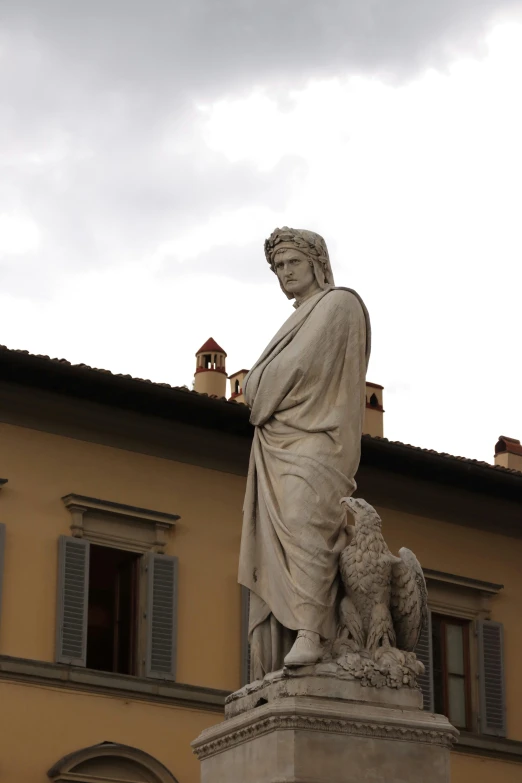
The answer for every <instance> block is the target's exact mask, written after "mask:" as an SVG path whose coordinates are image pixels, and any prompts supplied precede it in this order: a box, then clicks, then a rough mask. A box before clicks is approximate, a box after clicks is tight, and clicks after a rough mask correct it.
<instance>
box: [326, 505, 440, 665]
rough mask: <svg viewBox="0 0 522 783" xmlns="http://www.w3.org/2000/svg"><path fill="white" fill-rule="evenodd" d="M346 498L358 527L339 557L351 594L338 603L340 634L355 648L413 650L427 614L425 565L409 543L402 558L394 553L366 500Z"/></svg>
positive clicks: (346, 588)
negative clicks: (422, 564)
mask: <svg viewBox="0 0 522 783" xmlns="http://www.w3.org/2000/svg"><path fill="white" fill-rule="evenodd" d="M341 502H342V503H343V504H345V505H346V506H347V507H348V509H349V510H350V511H351V513H352V515H353V518H354V520H355V526H354V527H352V529H351V532H352V540H351V541H350V544H349V545H348V546H347V547H346V549H344V550H343V552H341V557H340V560H339V568H340V572H341V577H342V580H343V584H344V588H345V591H346V595H345V596H344V598H343V599H342V601H341V603H340V606H339V615H340V627H339V633H338V636H339V638H341V639H346V640H349V641H350V642H351V647H352V649H353V651H354V652H359V651H360V650H366V651H368V652H369V653H370V654H372V655H373V656H376V654H377V653H378V651H381V652H384V651H390V649H391V648H399V650H402V651H406V652H413V650H414V649H415V647H416V645H417V642H418V641H419V636H420V634H421V631H422V628H423V627H424V624H425V622H426V615H427V590H426V583H425V581H424V574H423V573H422V568H421V566H420V563H419V561H418V560H417V558H416V557H415V555H414V554H413V552H412V551H411V550H409V549H406V548H405V547H403V548H402V549H400V550H399V555H400V556H399V557H395V556H394V555H392V553H391V552H390V550H389V549H388V547H387V545H386V542H385V540H384V538H383V535H382V533H381V518H380V516H379V515H378V514H377V512H376V511H375V509H374V508H373V506H370V504H369V503H367V502H366V501H365V500H362V498H343V499H342V501H341Z"/></svg>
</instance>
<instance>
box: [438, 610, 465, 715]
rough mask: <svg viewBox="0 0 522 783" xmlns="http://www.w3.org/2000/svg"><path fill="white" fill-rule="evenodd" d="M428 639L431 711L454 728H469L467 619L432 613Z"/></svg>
mask: <svg viewBox="0 0 522 783" xmlns="http://www.w3.org/2000/svg"><path fill="white" fill-rule="evenodd" d="M432 641H433V696H434V703H435V712H439V713H441V714H442V715H446V716H447V717H448V718H449V720H450V721H451V723H453V725H454V726H456V727H457V728H458V729H469V728H470V723H471V710H470V706H471V705H470V701H471V700H470V665H469V622H468V621H467V620H459V619H458V618H454V617H442V616H441V615H435V614H434V615H433V616H432Z"/></svg>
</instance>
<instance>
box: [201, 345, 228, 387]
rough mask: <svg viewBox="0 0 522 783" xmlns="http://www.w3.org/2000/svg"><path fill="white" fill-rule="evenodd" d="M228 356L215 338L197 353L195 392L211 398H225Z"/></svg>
mask: <svg viewBox="0 0 522 783" xmlns="http://www.w3.org/2000/svg"><path fill="white" fill-rule="evenodd" d="M226 358H227V355H226V353H225V351H224V350H223V348H221V347H220V346H219V345H218V344H217V342H216V341H215V340H214V338H212V337H209V339H208V340H207V342H206V343H205V344H204V345H202V346H201V348H200V349H199V351H198V352H197V353H196V372H195V374H194V391H197V392H201V393H202V394H208V395H209V396H211V397H225V396H226V393H227V370H226V362H225V360H226Z"/></svg>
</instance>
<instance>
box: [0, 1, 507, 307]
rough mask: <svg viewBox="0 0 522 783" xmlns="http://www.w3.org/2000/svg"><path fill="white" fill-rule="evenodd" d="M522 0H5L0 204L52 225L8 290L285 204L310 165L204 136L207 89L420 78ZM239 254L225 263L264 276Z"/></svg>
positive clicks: (200, 262)
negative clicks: (218, 144)
mask: <svg viewBox="0 0 522 783" xmlns="http://www.w3.org/2000/svg"><path fill="white" fill-rule="evenodd" d="M521 5H522V3H521V2H519V1H517V0H438V1H437V2H433V0H397V1H396V2H393V3H392V2H390V0H375V1H374V2H371V3H370V2H368V0H323V2H317V0H265V2H264V3H260V2H258V0H219V1H217V0H185V2H183V1H182V0H177V1H176V0H149V2H143V0H89V1H88V0H75V2H64V1H63V0H33V1H32V2H30V0H4V1H3V3H2V9H1V12H0V29H1V30H2V32H1V33H0V62H1V63H2V65H3V67H2V68H1V69H0V95H1V96H2V98H1V100H0V175H1V176H0V212H1V211H12V210H15V211H16V210H19V211H22V212H27V213H28V214H30V215H31V216H32V217H33V219H34V220H35V221H36V223H37V224H38V225H39V226H40V227H41V229H42V232H43V245H42V249H41V251H39V252H38V253H36V254H32V255H27V256H24V257H11V258H9V257H7V258H3V259H0V264H2V265H3V268H4V270H5V274H3V286H4V290H6V287H7V288H8V289H10V290H12V291H14V292H17V291H19V290H22V289H23V290H24V291H25V292H27V291H29V292H30V293H32V294H33V295H45V294H46V293H49V292H50V291H51V290H52V286H53V281H54V280H55V278H56V276H57V275H59V274H65V273H66V272H67V271H68V270H69V271H70V270H74V269H76V268H78V267H82V266H83V267H85V266H92V265H96V264H114V263H123V262H125V261H127V260H132V259H136V258H139V257H140V256H142V255H143V254H146V253H147V252H150V251H151V250H153V249H154V247H155V246H156V245H157V244H158V243H159V242H161V241H165V240H168V239H170V238H172V237H173V236H175V235H176V233H177V232H178V231H180V230H181V229H183V228H186V227H188V226H190V225H195V224H197V223H198V222H201V221H203V220H205V219H207V218H208V217H209V216H210V215H211V214H212V213H214V212H216V211H218V210H224V209H228V208H233V207H235V206H240V205H243V204H245V203H249V204H252V205H254V204H265V205H269V206H271V207H273V208H274V207H275V208H281V209H282V208H283V206H284V203H285V200H286V199H287V198H288V197H289V195H290V193H291V191H292V188H294V187H295V185H296V183H298V182H299V177H300V176H301V175H302V174H303V171H304V164H303V162H302V161H298V160H295V159H293V160H287V161H283V162H282V163H281V164H280V167H279V170H278V171H276V172H272V173H271V174H270V175H266V174H262V173H259V172H257V171H255V170H253V169H252V168H251V167H249V166H248V165H245V164H237V165H231V164H229V163H228V162H226V161H225V160H224V159H223V158H222V157H221V156H219V155H217V154H215V153H212V152H211V151H209V150H208V149H206V148H205V147H204V145H203V144H202V143H201V142H198V141H197V134H196V131H197V127H198V121H199V119H198V114H197V111H196V110H195V102H197V101H208V100H212V99H214V98H217V97H219V96H224V95H230V94H237V93H238V92H241V91H245V90H247V89H250V88H252V87H253V86H255V85H264V86H268V87H271V88H272V89H273V90H274V91H275V92H276V93H277V91H280V94H281V95H283V94H284V91H285V89H286V88H287V87H288V86H289V85H292V86H297V85H298V84H301V83H303V82H304V80H306V79H307V78H309V77H320V76H328V75H335V74H344V73H348V72H354V71H356V72H366V73H376V74H379V75H381V76H382V75H384V76H386V77H388V78H395V79H404V78H408V77H410V76H413V75H415V74H416V73H417V72H418V71H419V69H420V68H423V67H426V66H430V65H431V66H436V67H444V65H445V63H446V62H448V61H449V60H450V59H451V58H453V57H454V56H455V54H456V53H458V52H462V51H465V52H472V53H476V52H479V51H480V46H481V44H482V36H483V32H484V30H485V29H486V26H487V25H488V24H489V23H490V22H491V20H492V19H493V18H496V17H498V16H499V15H500V14H502V13H504V12H506V11H509V10H512V9H514V8H519V7H520V6H521ZM228 258H229V260H228V261H226V260H225V258H224V257H223V262H222V263H223V273H224V274H232V275H233V276H235V275H237V276H238V277H242V276H243V275H246V276H247V277H249V279H252V278H251V276H250V272H248V271H247V269H248V265H246V266H245V265H244V264H241V263H240V261H239V260H238V258H239V256H237V257H236V256H234V254H233V253H232V256H228ZM210 263H212V266H213V268H214V271H215V269H216V265H215V263H213V262H211V260H210V259H205V258H204V257H202V258H200V259H197V260H196V261H195V262H194V265H195V268H196V267H198V266H199V267H201V269H202V270H203V269H205V268H207V265H208V264H210ZM167 268H168V270H169V271H170V272H172V271H173V269H172V268H171V267H167Z"/></svg>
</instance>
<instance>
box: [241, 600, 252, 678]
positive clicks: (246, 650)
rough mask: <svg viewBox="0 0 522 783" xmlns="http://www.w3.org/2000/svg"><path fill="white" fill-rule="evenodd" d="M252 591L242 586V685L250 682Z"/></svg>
mask: <svg viewBox="0 0 522 783" xmlns="http://www.w3.org/2000/svg"><path fill="white" fill-rule="evenodd" d="M249 612H250V590H249V589H248V588H247V587H244V586H243V585H241V685H242V686H243V685H247V684H248V683H249V682H250V645H249V643H248V615H249Z"/></svg>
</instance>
